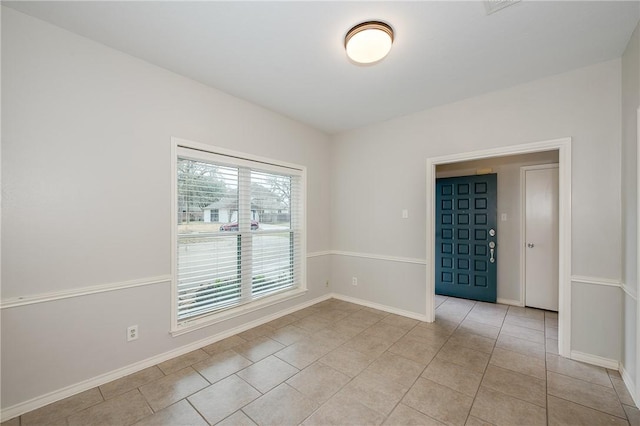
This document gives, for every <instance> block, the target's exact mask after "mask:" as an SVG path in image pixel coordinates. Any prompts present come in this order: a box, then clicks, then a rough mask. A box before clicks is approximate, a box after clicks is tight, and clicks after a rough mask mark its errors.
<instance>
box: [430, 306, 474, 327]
mask: <svg viewBox="0 0 640 426" xmlns="http://www.w3.org/2000/svg"><path fill="white" fill-rule="evenodd" d="M445 303H446V302H445ZM443 305H444V303H443V304H442V305H440V306H438V307H437V308H436V321H438V320H444V321H451V322H457V323H460V322H461V321H462V320H463V319H464V318H465V317H466V316H467V313H468V312H464V311H462V310H459V309H447V308H443Z"/></svg>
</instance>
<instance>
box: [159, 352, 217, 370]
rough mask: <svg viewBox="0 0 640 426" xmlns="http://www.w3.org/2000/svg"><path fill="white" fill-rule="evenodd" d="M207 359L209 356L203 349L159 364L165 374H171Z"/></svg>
mask: <svg viewBox="0 0 640 426" xmlns="http://www.w3.org/2000/svg"><path fill="white" fill-rule="evenodd" d="M207 358H209V354H208V353H206V352H205V351H203V350H202V349H198V350H195V351H191V352H189V353H186V354H184V355H180V356H178V357H176V358H172V359H170V360H167V361H165V362H162V363H160V364H158V367H159V368H160V370H162V372H163V373H164V374H171V373H175V372H176V371H178V370H182V369H183V368H185V367H190V366H192V365H193V364H195V363H196V362H200V361H202V360H203V359H207Z"/></svg>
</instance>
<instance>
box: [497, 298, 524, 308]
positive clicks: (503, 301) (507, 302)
mask: <svg viewBox="0 0 640 426" xmlns="http://www.w3.org/2000/svg"><path fill="white" fill-rule="evenodd" d="M496 302H497V303H500V304H502V305H511V306H521V307H522V306H524V304H523V303H522V302H520V301H519V300H511V299H502V298H500V297H498V299H497V300H496Z"/></svg>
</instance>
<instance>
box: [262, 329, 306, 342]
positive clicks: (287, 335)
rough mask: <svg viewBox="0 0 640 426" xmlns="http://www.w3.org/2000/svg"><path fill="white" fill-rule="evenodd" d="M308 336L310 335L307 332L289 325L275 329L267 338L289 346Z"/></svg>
mask: <svg viewBox="0 0 640 426" xmlns="http://www.w3.org/2000/svg"><path fill="white" fill-rule="evenodd" d="M309 336H310V334H309V332H308V331H306V330H303V329H301V328H300V327H296V326H295V325H292V324H289V325H285V326H284V327H281V328H278V329H276V330H275V331H274V332H272V333H270V334H269V335H268V336H267V337H268V338H270V339H273V340H275V341H276V342H280V343H282V344H283V345H291V344H292V343H295V342H297V341H298V340H302V339H304V338H306V337H309Z"/></svg>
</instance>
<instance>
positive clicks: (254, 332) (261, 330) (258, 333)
mask: <svg viewBox="0 0 640 426" xmlns="http://www.w3.org/2000/svg"><path fill="white" fill-rule="evenodd" d="M274 330H275V328H273V327H271V326H270V325H268V324H262V325H260V326H258V327H254V328H250V329H249V330H246V331H243V332H242V333H239V334H238V336H239V337H241V338H243V339H244V340H247V341H250V340H255V339H257V338H259V337H263V336H266V335H268V334H270V333H273V332H274Z"/></svg>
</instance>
